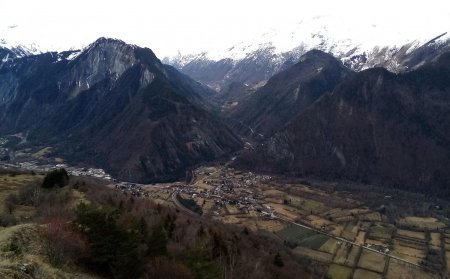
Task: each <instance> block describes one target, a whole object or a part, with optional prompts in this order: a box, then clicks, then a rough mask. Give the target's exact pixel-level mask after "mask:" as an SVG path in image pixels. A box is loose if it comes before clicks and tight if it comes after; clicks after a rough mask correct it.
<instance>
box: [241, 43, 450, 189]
mask: <svg viewBox="0 0 450 279" xmlns="http://www.w3.org/2000/svg"><path fill="white" fill-rule="evenodd" d="M449 77H450V52H447V53H444V54H442V55H441V56H439V57H438V58H437V59H435V60H434V61H432V62H430V63H426V64H425V65H423V66H421V67H420V68H418V69H417V70H414V71H410V72H407V73H402V74H394V73H391V72H389V71H387V70H386V69H384V68H373V69H368V70H364V71H361V72H359V73H356V74H353V75H350V76H349V77H348V78H346V79H345V80H344V81H342V82H341V83H340V84H338V85H337V86H336V87H335V88H334V90H333V91H332V92H330V93H328V94H325V95H323V96H322V97H321V98H319V99H318V100H317V101H316V102H314V103H313V104H312V105H310V106H309V107H308V108H307V109H306V110H304V111H303V112H300V113H299V114H298V115H296V116H295V117H294V118H293V119H291V120H290V121H289V123H288V124H287V125H286V126H285V127H283V128H281V129H280V130H279V131H278V132H276V133H275V134H274V135H273V136H272V137H270V138H269V139H267V140H266V141H265V142H263V143H261V144H259V145H256V147H254V148H249V149H247V150H246V151H245V152H244V153H243V154H241V156H240V157H238V159H237V162H236V165H237V166H239V167H244V168H251V169H253V170H256V171H260V172H270V173H284V174H287V175H293V176H316V177H321V178H328V179H331V180H334V179H347V180H352V181H360V182H363V183H370V184H376V185H383V186H394V187H399V188H403V189H408V190H418V191H423V192H428V193H435V194H436V193H437V194H440V195H445V196H446V197H449V191H448V189H447V185H448V183H449V181H450V172H449V171H448V166H449V164H450V133H449V132H450V130H449V129H448V127H449V125H450V78H449Z"/></svg>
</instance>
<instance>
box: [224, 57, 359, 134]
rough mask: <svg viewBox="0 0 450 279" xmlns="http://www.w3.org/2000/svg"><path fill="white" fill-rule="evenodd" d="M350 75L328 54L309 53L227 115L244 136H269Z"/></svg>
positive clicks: (349, 71)
mask: <svg viewBox="0 0 450 279" xmlns="http://www.w3.org/2000/svg"><path fill="white" fill-rule="evenodd" d="M350 74H351V70H349V69H347V68H346V67H344V66H343V65H342V63H341V62H340V61H339V60H337V59H336V58H334V57H333V56H331V55H330V54H327V53H324V52H322V51H320V50H312V51H309V52H307V53H305V54H304V55H302V56H301V57H300V59H299V62H298V63H297V64H295V65H293V66H290V67H289V68H287V69H286V70H284V71H281V72H280V73H278V74H276V75H274V76H273V77H271V78H270V79H269V81H268V82H267V83H266V85H264V86H263V87H261V88H260V89H258V90H257V91H256V92H255V93H253V94H251V95H250V96H249V97H248V98H247V99H244V100H242V101H241V102H240V103H238V104H237V105H236V106H235V107H234V108H231V109H230V112H229V113H228V115H229V117H230V118H231V119H233V120H234V121H235V122H236V121H238V122H239V123H240V124H239V127H238V128H240V129H239V130H240V131H241V132H242V133H244V134H245V133H249V132H251V133H254V134H256V135H260V136H262V137H268V136H271V135H272V134H273V133H274V132H276V131H277V130H279V129H280V128H281V127H283V126H284V125H285V124H286V123H288V122H289V121H290V120H291V119H292V118H294V117H295V115H297V114H298V113H301V112H302V111H304V110H305V109H307V108H308V107H309V106H310V105H311V104H313V103H314V102H315V101H316V100H317V99H318V98H320V97H321V96H322V95H323V94H326V93H327V92H331V91H332V90H333V89H334V87H335V86H336V85H337V84H339V83H340V82H341V81H343V80H344V79H345V78H346V77H347V76H349V75H350Z"/></svg>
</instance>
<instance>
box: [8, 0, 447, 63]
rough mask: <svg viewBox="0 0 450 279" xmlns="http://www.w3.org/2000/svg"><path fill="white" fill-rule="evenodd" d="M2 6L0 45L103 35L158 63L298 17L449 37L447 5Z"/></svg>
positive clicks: (74, 42)
mask: <svg viewBox="0 0 450 279" xmlns="http://www.w3.org/2000/svg"><path fill="white" fill-rule="evenodd" d="M3 2H6V3H2V5H1V10H2V13H1V16H0V39H1V38H6V39H8V40H9V41H16V42H19V43H36V44H38V45H39V46H41V48H43V49H46V50H52V49H55V50H62V49H68V48H70V47H76V48H79V47H82V46H85V45H87V44H89V43H91V42H93V41H94V40H95V39H97V38H98V37H101V36H105V37H113V38H119V39H122V40H124V41H126V42H127V43H133V44H137V45H140V46H147V47H150V48H152V49H153V50H154V51H155V53H156V54H157V55H158V56H159V57H164V56H166V55H173V54H175V53H177V51H178V50H180V51H182V52H184V53H190V52H199V51H201V50H208V49H211V48H218V47H220V46H224V47H228V46H231V45H233V44H235V43H237V42H240V41H243V40H245V39H246V38H250V37H252V36H255V35H256V34H259V33H262V32H264V31H265V30H268V29H270V28H280V27H281V28H282V27H283V26H286V27H288V26H291V25H293V24H295V23H297V22H299V21H301V20H302V19H303V18H306V17H311V16H314V15H330V14H331V15H335V16H339V17H342V18H343V19H347V20H348V19H351V20H352V21H353V22H354V24H355V25H358V22H363V21H364V22H368V21H371V22H373V23H383V22H384V23H389V24H390V25H392V28H393V29H396V28H397V29H398V28H401V29H402V30H405V32H409V33H414V32H415V30H417V28H418V26H422V27H424V26H428V25H430V26H431V27H430V28H432V29H433V31H432V32H438V31H439V30H440V29H442V31H443V32H445V31H450V30H448V29H449V28H450V4H449V3H450V1H448V0H428V1H400V0H376V1H374V0H359V1H353V0H352V1H350V0H346V1H343V0H340V1H336V0H327V1H325V0H313V1H300V0H267V1H266V0H259V1H249V0H220V1H213V0H162V1H150V0H121V1H118V0H104V1H103V0H102V1H94V0H72V1H66V0H10V1H3ZM363 3H364V4H363ZM422 29H426V28H422ZM438 29H439V30H438ZM422 31H423V30H422ZM432 32H431V34H433V33H432Z"/></svg>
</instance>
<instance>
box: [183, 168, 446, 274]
mask: <svg viewBox="0 0 450 279" xmlns="http://www.w3.org/2000/svg"><path fill="white" fill-rule="evenodd" d="M195 173H196V176H197V177H196V182H194V183H193V184H192V185H189V186H187V188H186V189H185V190H183V192H184V193H185V195H184V197H185V198H189V197H192V199H193V200H194V201H195V202H196V203H197V204H198V205H199V206H201V207H202V209H203V215H204V216H206V217H207V218H212V219H213V220H215V221H221V222H224V223H230V224H235V225H237V226H241V227H245V228H247V229H249V230H258V231H259V230H264V231H267V232H268V233H272V234H273V235H274V237H276V238H278V239H279V241H282V242H283V243H284V244H285V245H286V246H287V247H288V248H290V249H292V251H293V252H294V253H295V254H297V255H300V256H302V257H307V258H309V259H310V260H312V261H316V262H320V263H322V264H325V265H327V266H328V268H327V269H326V271H324V274H323V276H326V278H369V279H370V278H396V277H395V276H404V274H408V272H409V271H410V270H413V271H414V272H415V273H414V274H420V275H423V274H425V275H426V276H428V275H429V276H431V277H430V278H433V277H432V274H431V273H430V272H428V273H427V272H425V271H423V270H422V269H423V268H420V267H419V266H420V265H421V264H422V262H423V261H424V260H425V259H426V251H428V250H429V249H434V251H438V255H441V253H439V251H440V250H441V249H442V246H443V247H444V249H447V251H448V252H445V251H443V253H442V256H440V257H442V262H443V263H444V262H446V263H447V266H450V260H447V259H450V230H449V231H448V232H447V233H446V234H444V233H445V232H443V230H444V229H446V228H450V227H449V225H450V223H449V221H448V220H446V219H445V218H440V217H439V218H438V217H436V216H440V214H439V212H438V210H442V211H443V210H448V211H449V212H450V204H449V205H448V206H447V205H446V206H443V203H442V202H441V203H440V206H439V207H432V206H429V204H432V202H430V203H428V205H427V206H421V204H422V203H421V202H420V201H418V200H414V199H410V198H406V197H407V195H408V194H405V195H406V196H405V198H404V199H401V198H396V197H395V194H391V195H386V194H385V193H377V192H376V191H375V190H374V191H369V192H367V189H366V188H361V189H362V190H361V192H353V193H351V192H350V191H342V192H341V191H339V190H338V187H337V186H336V185H335V184H333V185H331V186H330V185H328V184H326V183H325V182H312V183H303V182H292V181H286V179H285V178H272V177H269V176H264V175H258V174H253V173H245V172H242V171H239V172H237V171H234V170H233V169H231V168H228V167H227V166H214V167H208V168H202V167H200V168H199V169H197V170H196V171H195ZM235 173H238V174H235ZM179 187H180V186H177V188H179ZM359 193H360V194H359ZM194 196H195V198H194ZM414 198H415V199H418V198H417V197H416V196H414ZM437 208H442V209H437ZM425 210H426V211H425ZM416 213H417V214H418V213H420V215H415V214H416ZM441 215H442V214H441ZM278 218H279V219H278ZM295 224H300V225H302V226H305V227H301V226H299V225H295ZM441 235H443V236H444V237H445V238H443V241H445V242H444V244H443V245H441ZM347 241H349V242H347ZM443 255H446V256H443ZM390 256H395V257H399V258H400V259H401V260H398V261H397V260H394V259H393V258H390V260H389V261H388V260H387V259H388V257H390ZM438 264H439V263H438ZM415 265H417V266H415ZM437 268H438V267H437ZM349 270H350V272H349ZM417 270H421V272H422V273H423V274H422V273H420V272H419V273H418V272H417ZM402 272H403V273H402ZM449 275H450V274H449ZM424 278H426V277H424Z"/></svg>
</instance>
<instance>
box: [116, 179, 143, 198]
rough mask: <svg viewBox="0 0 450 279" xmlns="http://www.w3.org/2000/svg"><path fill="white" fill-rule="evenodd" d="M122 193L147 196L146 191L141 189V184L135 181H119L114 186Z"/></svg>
mask: <svg viewBox="0 0 450 279" xmlns="http://www.w3.org/2000/svg"><path fill="white" fill-rule="evenodd" d="M114 187H115V188H116V189H118V190H120V191H121V192H122V193H126V194H129V195H131V196H132V197H136V198H138V197H149V194H148V192H146V191H144V190H143V189H142V186H141V185H139V184H136V183H130V182H120V183H118V184H116V185H115V186H114Z"/></svg>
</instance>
